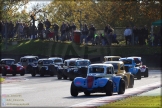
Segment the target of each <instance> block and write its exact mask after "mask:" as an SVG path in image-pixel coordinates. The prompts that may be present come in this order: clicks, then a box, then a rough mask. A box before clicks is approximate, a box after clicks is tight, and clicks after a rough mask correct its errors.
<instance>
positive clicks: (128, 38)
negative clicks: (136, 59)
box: [124, 26, 132, 45]
mask: <svg viewBox="0 0 162 108" xmlns="http://www.w3.org/2000/svg"><path fill="white" fill-rule="evenodd" d="M131 35H132V31H131V29H130V28H129V26H127V27H126V29H125V30H124V36H125V41H126V45H127V44H128V42H129V44H130V42H131Z"/></svg>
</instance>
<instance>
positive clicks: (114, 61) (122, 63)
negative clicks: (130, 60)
mask: <svg viewBox="0 0 162 108" xmlns="http://www.w3.org/2000/svg"><path fill="white" fill-rule="evenodd" d="M104 63H105V64H108V63H110V64H111V63H120V64H123V62H122V61H106V62H104Z"/></svg>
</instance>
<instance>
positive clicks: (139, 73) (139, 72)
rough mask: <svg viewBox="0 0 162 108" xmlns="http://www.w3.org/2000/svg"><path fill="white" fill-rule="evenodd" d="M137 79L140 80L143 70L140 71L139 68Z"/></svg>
mask: <svg viewBox="0 0 162 108" xmlns="http://www.w3.org/2000/svg"><path fill="white" fill-rule="evenodd" d="M137 79H138V80H140V79H141V71H140V70H138V72H137Z"/></svg>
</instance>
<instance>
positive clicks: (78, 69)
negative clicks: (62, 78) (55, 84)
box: [67, 59, 91, 81]
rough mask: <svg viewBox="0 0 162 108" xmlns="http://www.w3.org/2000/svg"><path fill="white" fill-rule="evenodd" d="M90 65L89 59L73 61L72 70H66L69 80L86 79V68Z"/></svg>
mask: <svg viewBox="0 0 162 108" xmlns="http://www.w3.org/2000/svg"><path fill="white" fill-rule="evenodd" d="M90 64H91V62H90V60H89V59H80V60H76V61H75V66H74V67H73V68H68V69H67V74H68V76H69V79H70V80H71V81H72V80H74V78H76V77H84V78H85V77H86V76H87V69H88V66H89V65H90Z"/></svg>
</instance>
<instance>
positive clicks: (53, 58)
mask: <svg viewBox="0 0 162 108" xmlns="http://www.w3.org/2000/svg"><path fill="white" fill-rule="evenodd" d="M49 59H62V58H61V57H49Z"/></svg>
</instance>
